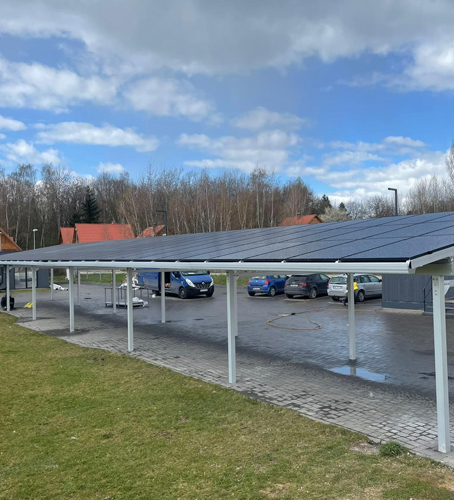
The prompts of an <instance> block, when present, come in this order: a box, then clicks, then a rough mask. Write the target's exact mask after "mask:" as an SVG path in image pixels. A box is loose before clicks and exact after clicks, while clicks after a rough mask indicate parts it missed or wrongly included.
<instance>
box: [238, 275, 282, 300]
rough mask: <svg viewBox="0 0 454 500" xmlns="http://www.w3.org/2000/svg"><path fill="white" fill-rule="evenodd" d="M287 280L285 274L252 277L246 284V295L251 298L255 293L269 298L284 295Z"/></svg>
mask: <svg viewBox="0 0 454 500" xmlns="http://www.w3.org/2000/svg"><path fill="white" fill-rule="evenodd" d="M287 278H288V276H287V275H285V274H279V275H276V274H275V275H273V276H254V277H253V278H251V279H250V280H249V282H248V284H247V293H248V294H249V295H250V296H251V297H253V296H254V295H255V294H256V293H266V294H267V295H269V296H270V297H274V296H275V295H276V294H277V293H284V288H285V282H286V281H287Z"/></svg>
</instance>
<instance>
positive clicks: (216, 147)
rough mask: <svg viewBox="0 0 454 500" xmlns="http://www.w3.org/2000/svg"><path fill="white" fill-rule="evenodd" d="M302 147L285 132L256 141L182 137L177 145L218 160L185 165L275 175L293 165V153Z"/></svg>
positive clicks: (257, 137) (263, 134)
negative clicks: (284, 167)
mask: <svg viewBox="0 0 454 500" xmlns="http://www.w3.org/2000/svg"><path fill="white" fill-rule="evenodd" d="M298 143H299V138H298V136H296V135H295V134H290V133H288V132H285V131H282V130H272V131H266V132H260V133H259V134H257V135H255V136H252V137H244V138H238V137H233V136H224V137H219V138H211V137H208V136H207V135H205V134H193V135H189V134H181V136H180V138H179V139H178V142H177V144H178V145H179V146H180V147H185V148H189V149H193V150H197V151H201V152H205V153H209V154H210V155H212V156H215V157H216V158H207V159H203V160H194V161H187V162H185V165H190V166H198V167H204V168H215V167H223V168H238V169H241V170H244V171H246V172H252V171H253V170H254V168H256V167H257V166H258V167H262V168H266V169H268V170H272V171H278V170H280V169H282V167H283V166H284V165H286V164H287V163H289V152H290V151H291V150H292V148H294V147H295V146H296V145H297V144H298Z"/></svg>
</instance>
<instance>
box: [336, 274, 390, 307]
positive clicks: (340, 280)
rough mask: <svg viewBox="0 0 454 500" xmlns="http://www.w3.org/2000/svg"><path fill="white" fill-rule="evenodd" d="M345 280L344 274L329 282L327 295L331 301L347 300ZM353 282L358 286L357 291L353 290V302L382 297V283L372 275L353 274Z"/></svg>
mask: <svg viewBox="0 0 454 500" xmlns="http://www.w3.org/2000/svg"><path fill="white" fill-rule="evenodd" d="M347 279H348V278H347V275H346V274H339V275H338V276H334V277H333V278H331V279H330V280H329V283H328V295H329V296H330V297H331V298H332V299H333V300H340V299H346V298H347V294H348V290H347ZM353 280H354V281H355V283H356V284H357V286H358V289H357V290H355V302H363V300H364V299H365V298H366V297H368V298H369V297H381V296H382V281H381V279H380V278H378V277H377V276H374V275H373V274H355V275H354V276H353ZM355 288H356V287H355Z"/></svg>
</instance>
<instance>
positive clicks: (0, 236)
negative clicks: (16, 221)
mask: <svg viewBox="0 0 454 500" xmlns="http://www.w3.org/2000/svg"><path fill="white" fill-rule="evenodd" d="M1 251H2V232H1V231H0V252H1Z"/></svg>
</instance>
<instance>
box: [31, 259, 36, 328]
mask: <svg viewBox="0 0 454 500" xmlns="http://www.w3.org/2000/svg"><path fill="white" fill-rule="evenodd" d="M31 269H32V311H33V312H32V318H33V319H36V268H34V267H32V268H31Z"/></svg>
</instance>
